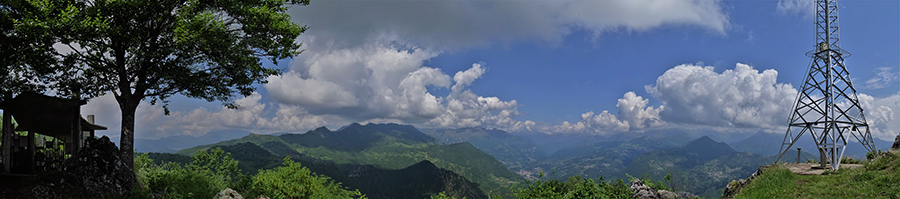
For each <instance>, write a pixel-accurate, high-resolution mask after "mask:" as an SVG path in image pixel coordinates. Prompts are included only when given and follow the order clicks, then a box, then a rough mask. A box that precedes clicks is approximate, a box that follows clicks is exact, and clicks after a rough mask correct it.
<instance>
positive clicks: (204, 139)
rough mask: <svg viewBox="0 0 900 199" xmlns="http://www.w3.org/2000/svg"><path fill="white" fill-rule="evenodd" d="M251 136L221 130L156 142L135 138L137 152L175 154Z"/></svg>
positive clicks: (177, 136) (247, 133) (166, 138)
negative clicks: (179, 151) (198, 146)
mask: <svg viewBox="0 0 900 199" xmlns="http://www.w3.org/2000/svg"><path fill="white" fill-rule="evenodd" d="M250 134H251V133H250V132H248V131H242V130H220V131H210V132H208V133H206V134H203V135H201V136H198V137H194V136H189V135H176V136H169V137H163V138H160V139H155V140H153V139H143V138H135V139H134V149H135V150H136V151H137V152H169V153H174V152H177V151H178V150H182V149H186V148H190V147H194V146H197V145H204V144H212V143H216V142H220V141H225V140H230V139H237V138H241V137H244V136H247V135H250Z"/></svg>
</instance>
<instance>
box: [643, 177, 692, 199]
mask: <svg viewBox="0 0 900 199" xmlns="http://www.w3.org/2000/svg"><path fill="white" fill-rule="evenodd" d="M628 190H629V191H631V193H632V194H631V198H640V199H651V198H652V199H656V198H658V199H688V198H694V194H692V193H690V192H686V191H679V192H677V193H676V192H672V191H669V190H655V189H653V188H651V187H649V186H647V185H645V184H644V182H641V179H634V180H633V181H631V187H629V188H628Z"/></svg>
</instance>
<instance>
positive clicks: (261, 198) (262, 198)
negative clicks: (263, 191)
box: [256, 195, 269, 199]
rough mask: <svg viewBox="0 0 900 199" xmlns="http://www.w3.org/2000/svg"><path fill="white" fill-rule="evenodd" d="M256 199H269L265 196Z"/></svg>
mask: <svg viewBox="0 0 900 199" xmlns="http://www.w3.org/2000/svg"><path fill="white" fill-rule="evenodd" d="M256 199H269V197H266V196H264V195H259V197H256Z"/></svg>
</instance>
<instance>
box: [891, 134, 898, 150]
mask: <svg viewBox="0 0 900 199" xmlns="http://www.w3.org/2000/svg"><path fill="white" fill-rule="evenodd" d="M891 149H893V150H900V135H897V137H896V138H894V145H891Z"/></svg>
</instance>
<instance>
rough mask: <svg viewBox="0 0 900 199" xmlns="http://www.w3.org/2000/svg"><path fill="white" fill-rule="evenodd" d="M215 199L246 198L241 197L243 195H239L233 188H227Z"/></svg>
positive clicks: (214, 198)
mask: <svg viewBox="0 0 900 199" xmlns="http://www.w3.org/2000/svg"><path fill="white" fill-rule="evenodd" d="M262 197H264V196H262ZM213 199H244V197H243V196H241V194H239V193H238V192H237V191H234V190H232V189H231V188H225V189H224V190H222V191H220V192H219V193H217V194H216V196H215V197H213Z"/></svg>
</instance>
